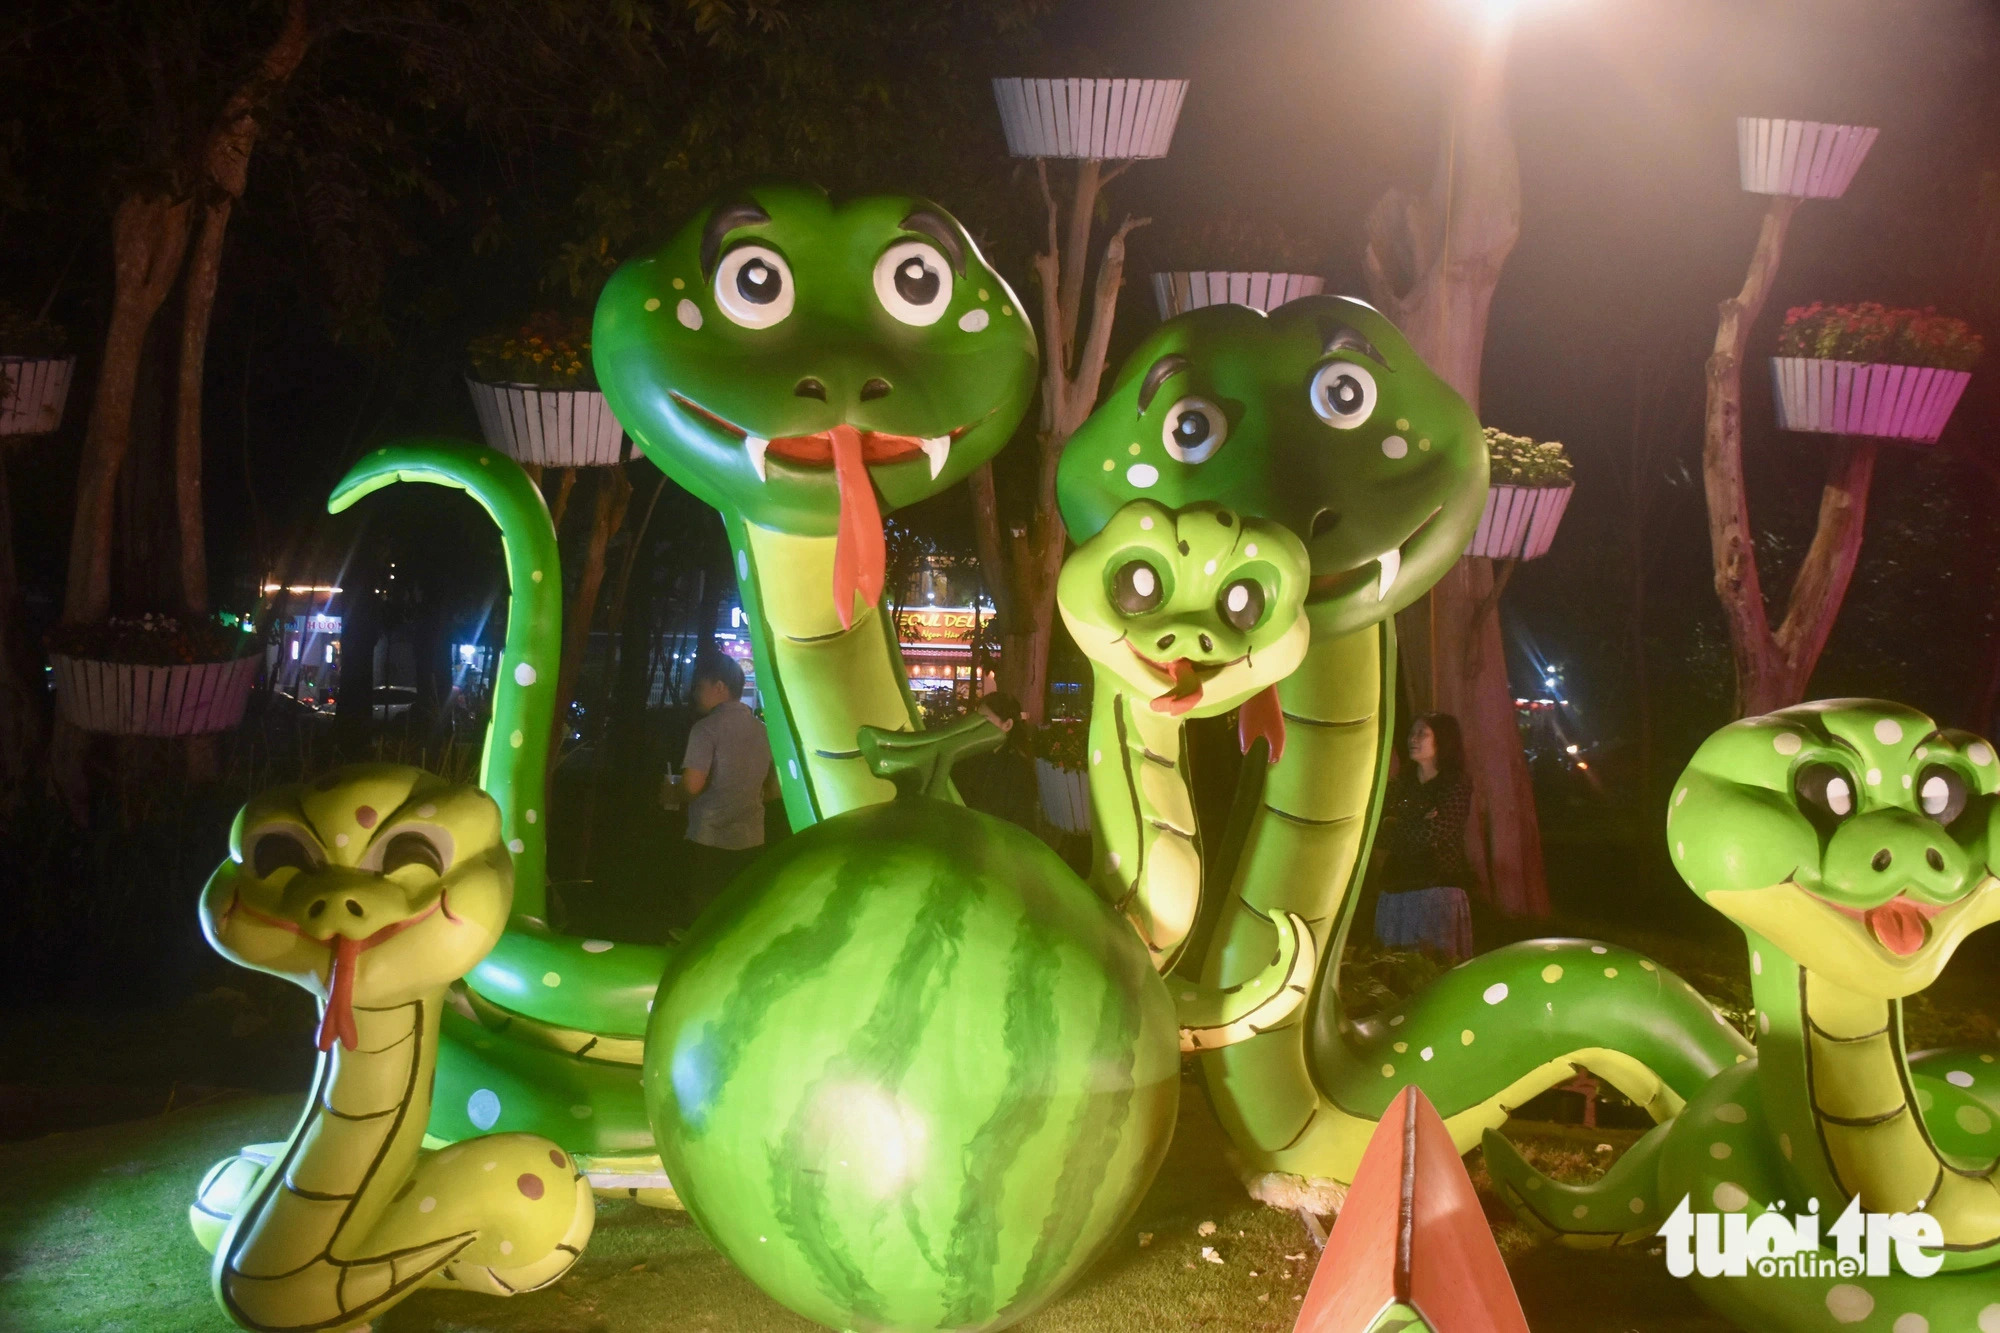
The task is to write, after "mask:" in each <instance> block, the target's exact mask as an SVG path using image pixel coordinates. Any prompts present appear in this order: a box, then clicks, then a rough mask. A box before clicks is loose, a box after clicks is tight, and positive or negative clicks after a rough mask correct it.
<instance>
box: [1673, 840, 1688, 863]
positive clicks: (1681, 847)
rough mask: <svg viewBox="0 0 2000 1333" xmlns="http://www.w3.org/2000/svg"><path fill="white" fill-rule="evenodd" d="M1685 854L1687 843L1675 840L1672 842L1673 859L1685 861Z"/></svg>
mask: <svg viewBox="0 0 2000 1333" xmlns="http://www.w3.org/2000/svg"><path fill="white" fill-rule="evenodd" d="M1687 854H1688V845H1687V844H1686V843H1684V842H1677V843H1675V844H1674V857H1675V859H1677V860H1682V861H1685V860H1686V859H1687Z"/></svg>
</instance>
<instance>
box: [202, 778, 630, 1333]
mask: <svg viewBox="0 0 2000 1333" xmlns="http://www.w3.org/2000/svg"><path fill="white" fill-rule="evenodd" d="M500 833H501V829H500V816H499V811H498V810H497V808H496V807H495V805H494V803H493V801H492V799H491V798H489V797H488V796H487V795H486V794H485V793H483V792H480V791H478V790H476V789H474V788H470V787H454V786H451V785H449V784H447V783H445V782H443V781H442V780H440V779H438V778H434V777H431V776H430V775H428V774H426V773H423V772H420V771H419V770H417V769H413V768H403V767H398V766H393V765H386V764H374V765H361V766H356V767H352V768H346V769H341V770H339V771H337V772H334V773H332V774H329V775H328V776H326V777H324V778H321V779H320V780H319V781H317V782H315V783H312V784H310V785H304V784H301V785H295V786H289V787H281V788H277V789H275V790H273V791H270V792H266V793H264V794H263V795H261V796H258V797H257V798H256V799H254V800H252V801H251V802H250V803H249V804H248V805H247V806H245V807H244V808H243V812H242V813H241V814H240V815H238V816H237V819H236V824H235V827H234V828H233V829H232V830H231V831H230V839H229V860H228V861H226V862H224V863H223V865H222V867H221V868H220V869H218V870H217V871H216V872H215V875H214V877H213V878H211V879H210V880H209V883H208V888H207V889H206V891H205V892H204V893H203V895H202V900H201V924H202V929H203V931H204V932H205V933H206V934H207V936H208V940H209V943H210V944H212V945H213V946H214V947H215V949H216V950H217V952H219V953H221V954H222V955H223V956H224V957H226V958H228V959H229V960H230V961H232V962H235V963H239V964H241V965H242V966H244V967H249V968H255V969H256V970H258V971H260V972H269V973H270V974H272V975H273V976H278V977H283V978H284V979H285V980H287V981H290V982H292V983H294V984H295V985H298V986H302V987H304V988H305V989H306V990H308V991H310V992H311V993H312V994H313V995H314V996H315V997H316V998H317V999H318V1000H319V1001H320V1006H321V1017H320V1025H319V1035H318V1045H319V1049H320V1052H321V1054H320V1059H319V1069H318V1072H317V1074H316V1075H315V1076H314V1079H313V1086H312V1092H311V1094H310V1096H309V1097H308V1098H307V1101H306V1108H305V1113H304V1114H303V1115H302V1116H301V1117H300V1120H299V1124H298V1127H297V1128H296V1129H295V1130H293V1131H292V1134H291V1137H290V1138H288V1139H286V1140H285V1141H284V1142H283V1143H274V1144H262V1145H253V1146H252V1147H249V1148H246V1149H245V1150H244V1151H243V1152H242V1153H241V1154H239V1155H237V1156H235V1157H231V1158H228V1159H226V1160H224V1161H223V1162H220V1163H218V1164H217V1165H216V1166H215V1167H214V1168H213V1169H212V1170H211V1171H210V1172H209V1173H208V1175H207V1176H206V1177H205V1178H204V1179H203V1181H202V1183H201V1187H200V1190H199V1191H198V1193H197V1196H196V1200H195V1203H194V1205H193V1206H192V1207H191V1208H190V1209H189V1220H190V1222H191V1223H192V1224H193V1227H194V1231H195V1235H196V1237H197V1238H198V1239H199V1240H200V1241H201V1243H202V1244H203V1246H204V1247H206V1248H208V1249H209V1250H211V1251H213V1252H214V1255H215V1264H214V1269H213V1282H214V1288H215V1295H216V1299H217V1300H218V1301H219V1302H220V1303H221V1305H222V1308H223V1310H224V1311H225V1312H226V1313H227V1314H228V1315H229V1317H230V1318H231V1319H233V1320H235V1321H236V1323H238V1324H239V1325H241V1326H242V1327H244V1328H247V1329H253V1330H259V1331H260V1333H263V1331H271V1333H275V1331H276V1330H306V1329H344V1328H352V1327H354V1326H356V1325H358V1324H362V1323H365V1322H366V1321H368V1320H369V1319H371V1318H373V1317H375V1316H376V1315H379V1314H381V1313H382V1312H383V1311H384V1310H387V1309H388V1308H389V1307H390V1306H392V1305H394V1304H395V1303H396V1302H398V1301H400V1300H402V1299H403V1298H404V1297H405V1296H408V1295H409V1294H410V1293H411V1292H412V1291H414V1290H416V1289H417V1288H418V1287H420V1286H425V1285H430V1286H444V1287H450V1288H454V1289H457V1290H466V1291H480V1292H486V1293H489V1294H492V1295H496V1296H511V1295H514V1294H515V1293H517V1292H522V1291H532V1290H535V1289H536V1288H538V1287H544V1286H547V1285H548V1284H549V1283H551V1282H554V1281H555V1280H556V1279H557V1278H559V1277H561V1276H562V1275H563V1274H564V1273H566V1272H567V1271H569V1268H570V1266H571V1265H572V1264H574V1263H575V1262H576V1260H577V1257H578V1255H580V1254H581V1253H582V1250H583V1246H584V1244H585V1243H586V1242H587V1241H588V1240H589V1239H590V1233H591V1229H592V1227H593V1226H594V1225H595V1223H596V1218H597V1208H596V1202H595V1200H594V1198H593V1197H592V1194H591V1190H590V1186H589V1184H588V1183H587V1182H586V1181H585V1180H584V1178H583V1175H582V1173H581V1172H580V1171H579V1170H578V1169H577V1167H576V1165H575V1163H574V1162H573V1160H572V1159H571V1158H570V1156H569V1155H568V1154H567V1153H566V1152H565V1151H564V1150H563V1149H562V1148H561V1147H560V1146H559V1145H557V1144H555V1143H552V1142H550V1141H549V1140H548V1139H545V1138H541V1137H538V1136H536V1135H533V1134H493V1135H488V1136H486V1137H483V1138H471V1139H467V1140H465V1141H463V1142H460V1143H456V1144H453V1145H451V1146H450V1147H446V1148H442V1149H441V1150H438V1151H434V1152H426V1151H423V1150H422V1149H423V1142H424V1124H425V1121H426V1119H427V1118H428V1115H429V1112H430V1100H431V1074H432V1069H433V1066H434V1063H435V1061H436V1059H437V1045H438V1025H439V1018H440V1016H441V1015H442V1014H443V1012H444V1010H445V994H446V989H447V988H448V987H449V986H450V985H451V984H452V983H453V982H455V981H457V980H458V979H459V978H460V977H461V976H463V975H464V974H465V972H466V971H467V970H468V969H469V968H471V967H472V966H473V965H474V964H476V963H477V962H478V961H479V960H480V958H481V957H482V956H484V955H485V953H486V951H487V950H488V949H490V948H492V947H493V943H494V941H495V940H496V939H498V938H499V936H500V932H501V927H502V925H503V924H504V923H505V921H506V919H507V911H508V907H509V903H510V900H511V898H512V893H513V869H512V866H511V864H510V861H509V858H508V854H507V850H506V848H505V847H504V846H503V845H502V843H501V840H500Z"/></svg>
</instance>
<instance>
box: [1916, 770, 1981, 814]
mask: <svg viewBox="0 0 2000 1333" xmlns="http://www.w3.org/2000/svg"><path fill="white" fill-rule="evenodd" d="M1967 794H1968V793H1967V791H1966V787H1965V779H1964V777H1962V776H1961V775H1960V774H1959V771H1958V770H1957V769H1955V768H1947V767H1946V766H1945V765H1943V764H1929V765H1926V766H1925V768H1924V769H1923V771H1922V772H1920V773H1918V774H1917V805H1918V806H1919V807H1920V808H1921V809H1922V810H1923V812H1924V813H1925V814H1926V815H1928V816H1930V817H1931V818H1932V819H1935V820H1936V821H1937V822H1938V823H1940V824H1949V823H1951V822H1952V821H1953V820H1954V819H1957V818H1958V817H1959V816H1960V815H1962V814H1964V813H1965V800H1966V796H1967Z"/></svg>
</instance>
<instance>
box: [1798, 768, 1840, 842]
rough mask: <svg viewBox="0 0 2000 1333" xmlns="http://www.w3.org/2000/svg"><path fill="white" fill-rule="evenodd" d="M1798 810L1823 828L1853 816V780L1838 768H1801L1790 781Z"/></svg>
mask: <svg viewBox="0 0 2000 1333" xmlns="http://www.w3.org/2000/svg"><path fill="white" fill-rule="evenodd" d="M1792 790H1793V792H1794V793H1795V794H1796V795H1797V797H1798V802H1799V809H1800V810H1801V811H1803V812H1804V813H1805V816H1806V817H1807V818H1808V819H1810V820H1812V821H1813V822H1814V823H1815V824H1817V825H1819V826H1821V827H1822V828H1828V827H1831V826H1832V825H1834V824H1838V823H1839V822H1840V821H1841V820H1843V819H1845V818H1847V817H1848V816H1849V815H1851V814H1853V813H1854V805H1855V801H1854V779H1853V778H1851V777H1849V776H1848V774H1847V771H1846V770H1845V769H1843V768H1841V767H1840V766H1839V765H1837V764H1804V765H1801V766H1800V768H1799V771H1798V773H1797V774H1795V775H1794V776H1793V778H1792Z"/></svg>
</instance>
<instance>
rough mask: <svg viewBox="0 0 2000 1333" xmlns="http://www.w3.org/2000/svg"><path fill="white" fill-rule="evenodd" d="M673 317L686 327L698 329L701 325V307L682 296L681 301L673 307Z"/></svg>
mask: <svg viewBox="0 0 2000 1333" xmlns="http://www.w3.org/2000/svg"><path fill="white" fill-rule="evenodd" d="M674 318H675V319H677V320H679V321H680V322H681V323H682V324H684V325H686V326H687V327H688V328H691V329H698V328H700V327H701V307H700V306H698V305H696V304H695V303H694V302H692V301H690V300H688V299H687V298H686V297H685V296H683V297H682V298H681V303H680V304H679V305H677V306H675V307H674Z"/></svg>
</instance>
